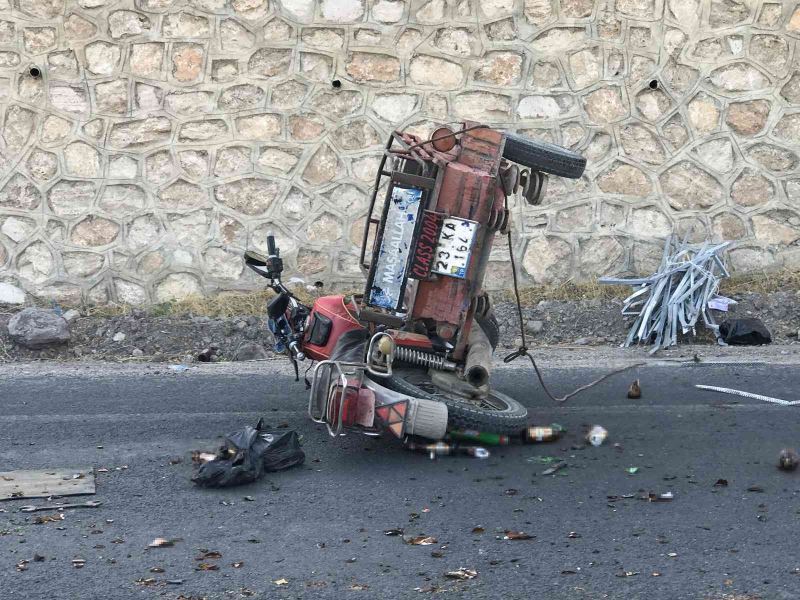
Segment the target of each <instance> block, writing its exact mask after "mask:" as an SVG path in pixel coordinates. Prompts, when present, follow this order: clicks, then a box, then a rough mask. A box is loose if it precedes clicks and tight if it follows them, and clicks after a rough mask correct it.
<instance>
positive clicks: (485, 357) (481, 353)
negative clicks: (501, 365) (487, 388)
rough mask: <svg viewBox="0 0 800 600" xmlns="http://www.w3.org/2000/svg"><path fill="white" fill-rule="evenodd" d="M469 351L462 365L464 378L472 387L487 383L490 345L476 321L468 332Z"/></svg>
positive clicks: (490, 357)
mask: <svg viewBox="0 0 800 600" xmlns="http://www.w3.org/2000/svg"><path fill="white" fill-rule="evenodd" d="M468 343H469V351H468V352H467V360H466V363H465V364H464V378H465V379H466V380H467V382H468V383H469V384H470V385H472V386H474V387H476V388H477V387H481V386H484V385H488V383H489V371H490V370H491V368H492V345H491V344H490V343H489V338H488V337H487V336H486V334H485V333H484V332H483V328H482V327H481V326H480V325H479V324H478V322H477V321H475V322H473V324H472V328H471V329H470V331H469V340H468Z"/></svg>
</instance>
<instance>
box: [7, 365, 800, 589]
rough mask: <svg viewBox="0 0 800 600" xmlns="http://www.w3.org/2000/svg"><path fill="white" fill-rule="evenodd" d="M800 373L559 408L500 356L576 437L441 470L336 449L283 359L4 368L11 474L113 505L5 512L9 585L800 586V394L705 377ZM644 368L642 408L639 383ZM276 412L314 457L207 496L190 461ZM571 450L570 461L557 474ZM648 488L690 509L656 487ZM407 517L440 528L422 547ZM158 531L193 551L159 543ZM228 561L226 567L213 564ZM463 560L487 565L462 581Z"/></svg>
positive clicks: (391, 456)
mask: <svg viewBox="0 0 800 600" xmlns="http://www.w3.org/2000/svg"><path fill="white" fill-rule="evenodd" d="M585 352H588V356H590V357H591V351H585ZM592 362H593V361H591V360H589V361H588V362H584V363H582V364H581V365H577V366H576V365H574V364H571V363H569V361H567V362H563V361H562V362H556V363H555V366H551V367H549V368H548V367H547V360H546V358H545V359H544V360H543V366H544V367H545V376H546V377H547V379H548V381H549V382H550V384H551V386H552V387H553V388H554V389H555V390H557V391H558V392H561V393H563V392H565V391H568V390H571V389H572V388H574V387H577V386H578V385H579V384H582V383H585V382H587V381H589V380H591V379H593V378H595V377H597V376H598V375H600V374H602V373H603V372H604V369H606V368H607V365H606V364H599V363H597V362H594V365H595V366H587V364H588V365H591V364H592ZM797 372H798V371H797V366H796V364H795V363H794V362H792V361H791V360H789V361H785V362H784V363H783V364H768V363H761V362H752V363H750V364H709V363H707V362H700V363H693V362H691V361H688V362H686V361H678V362H655V363H652V364H650V365H648V366H645V367H639V368H637V369H636V370H634V371H631V372H628V373H625V374H623V375H619V376H616V377H614V378H612V379H609V380H607V381H606V382H604V383H602V384H600V385H598V386H595V387H593V388H591V389H590V390H588V391H587V392H585V393H583V394H581V395H579V396H577V397H575V398H573V399H571V400H570V401H569V402H568V403H567V404H566V405H562V406H555V405H554V404H553V403H552V402H551V401H549V400H547V399H545V398H544V396H543V394H542V393H541V390H540V388H539V386H538V384H537V383H536V382H535V381H534V379H532V375H531V372H530V371H529V370H527V369H525V368H521V367H520V368H503V369H498V371H497V372H496V373H495V375H494V377H495V379H494V380H493V381H494V384H495V385H496V386H497V387H498V388H499V389H501V390H503V391H505V392H506V393H509V394H511V395H513V396H515V397H517V398H518V399H520V400H521V401H522V402H523V403H524V404H526V405H527V406H528V407H529V408H530V411H531V417H532V420H533V421H534V422H536V423H539V424H546V423H550V422H553V421H556V422H558V423H561V424H562V425H564V426H566V427H567V428H568V430H569V432H568V434H567V436H566V437H565V438H564V439H563V440H561V441H559V442H556V443H552V444H540V445H532V446H514V447H507V448H501V449H493V450H492V456H491V457H490V458H489V459H487V460H477V459H472V458H468V457H457V458H454V457H445V458H442V459H439V460H436V461H431V460H429V459H428V458H427V457H426V456H425V455H421V454H414V453H411V452H408V451H405V450H403V449H402V448H401V447H400V445H399V443H397V442H396V441H395V440H393V439H388V438H387V439H370V438H366V437H361V436H347V437H345V438H340V439H337V440H332V439H330V438H329V437H328V435H327V433H326V432H325V431H324V429H323V428H322V426H318V425H316V424H314V423H312V422H311V421H309V420H308V419H307V417H306V415H305V402H306V393H305V390H304V387H303V385H302V384H300V383H295V382H294V381H293V377H292V376H291V373H290V371H289V370H288V369H287V368H286V367H285V366H283V365H282V364H280V363H275V362H266V363H255V364H250V365H244V366H241V365H240V366H225V365H222V366H216V365H205V366H198V367H195V368H192V369H189V370H187V371H185V372H182V373H176V372H173V371H170V370H169V369H168V368H167V367H166V366H164V365H155V366H154V365H138V366H125V367H103V366H93V365H77V366H76V365H69V366H65V367H63V369H62V368H60V367H59V366H58V365H55V366H54V365H52V364H50V365H44V366H35V365H34V366H30V367H24V368H21V367H18V366H17V367H0V404H2V411H0V440H2V447H0V465H2V469H0V470H11V469H42V468H55V467H70V468H72V467H76V468H77V467H82V466H87V465H88V466H93V467H95V468H107V469H109V472H108V473H103V472H101V473H98V475H97V494H96V495H95V496H93V497H91V499H94V500H98V501H102V503H103V504H102V506H101V507H100V508H94V509H83V510H70V511H66V512H65V518H64V520H63V521H56V522H50V523H45V524H34V523H33V517H32V516H31V515H27V514H25V513H20V512H18V510H17V509H18V507H19V506H21V505H24V504H31V503H36V502H42V501H41V500H39V501H31V500H14V501H6V502H0V510H3V511H4V512H0V590H1V592H0V597H2V598H3V599H4V600H17V599H20V600H21V599H26V600H27V599H40V598H41V599H45V598H46V599H48V600H58V599H70V600H74V599H83V598H87V599H88V598H92V599H93V598H114V599H126V598H173V599H174V598H209V599H217V598H220V599H222V598H225V599H228V598H241V597H257V598H300V597H302V598H336V599H339V598H416V597H420V598H425V597H430V596H435V597H446V598H449V597H459V598H492V599H496V598H531V597H539V598H548V599H553V598H648V599H657V598H670V599H675V598H702V599H705V598H729V599H734V598H735V599H738V600H742V599H745V598H756V597H760V598H798V597H800V574H799V573H800V554H798V552H797V548H798V539H800V535H799V534H800V471H798V472H795V473H786V472H782V471H779V470H778V469H777V468H776V467H775V464H776V459H777V455H778V452H779V450H780V449H781V448H782V447H784V446H791V445H800V439H799V437H798V436H799V434H800V431H799V429H800V428H799V427H798V423H799V422H800V412H798V411H800V407H785V406H776V405H772V404H768V403H764V402H759V401H755V400H747V399H744V398H739V397H734V396H723V395H720V394H715V393H710V392H702V391H698V390H695V389H694V388H693V384H695V383H703V384H709V385H722V386H730V387H734V388H738V389H743V390H748V391H752V392H757V393H767V394H769V395H771V396H777V397H781V398H786V399H800V390H798V386H797V383H798V376H797ZM634 377H638V378H639V379H640V380H641V385H642V389H643V396H642V398H641V399H640V400H628V399H627V398H626V397H625V392H626V390H627V387H628V385H629V384H630V382H631V380H632V379H633V378H634ZM260 416H264V417H265V419H266V421H267V422H268V423H269V424H270V425H272V426H274V427H276V428H277V427H289V428H292V429H295V430H297V431H298V432H299V433H300V434H302V436H303V437H304V448H305V452H306V454H307V461H306V463H305V465H304V466H302V467H299V468H295V469H292V470H289V471H285V472H281V473H275V474H269V475H268V476H267V477H266V478H265V479H264V480H262V481H260V482H258V483H255V484H253V485H249V486H245V487H241V488H235V489H224V490H205V489H198V488H196V487H194V486H193V484H192V483H191V482H190V479H189V478H190V475H191V472H192V468H193V467H192V465H191V461H190V460H189V453H190V452H191V451H192V450H195V449H210V450H213V449H214V448H215V447H216V446H217V445H218V444H219V441H220V436H221V435H223V434H225V433H228V432H230V431H233V430H235V429H237V428H239V427H240V426H242V425H244V424H248V423H249V424H252V423H255V421H256V420H257V419H258V417H260ZM595 423H599V424H602V425H603V426H604V427H606V428H607V429H608V431H609V432H610V435H609V438H608V441H607V443H606V444H605V445H603V446H602V447H599V448H595V447H592V446H588V447H587V446H586V445H585V444H584V443H583V441H582V435H583V433H584V432H585V430H586V429H587V428H588V427H589V426H590V425H592V424H595ZM177 459H182V462H178V460H177ZM552 459H559V460H565V461H566V462H567V463H568V466H567V467H566V468H564V469H562V470H560V471H559V472H557V473H556V474H555V475H550V476H544V475H542V474H541V473H542V471H544V470H545V469H546V468H547V466H548V464H547V463H548V461H550V460H552ZM173 463H175V464H173ZM117 467H119V470H117ZM632 467H636V468H638V471H637V472H636V473H635V474H631V473H629V472H628V470H629V468H632ZM721 479H722V480H726V481H727V486H722V485H719V484H718V485H715V483H716V482H717V481H718V480H721ZM649 492H653V493H655V494H661V493H666V492H671V493H672V494H673V495H674V500H672V501H671V502H648V501H646V500H642V499H640V497H641V496H646V495H647V494H648V493H649ZM246 496H250V497H252V500H247V499H245V497H246ZM84 499H90V498H89V497H86V498H84ZM44 514H48V513H44ZM393 528H402V529H403V530H404V532H405V533H406V534H407V535H426V536H432V537H434V538H436V540H437V542H436V543H435V544H433V545H427V546H421V545H410V544H406V543H404V542H403V538H402V537H399V536H387V535H385V534H384V531H386V530H389V529H393ZM506 530H513V531H522V532H525V533H527V534H530V535H531V536H534V537H533V539H530V540H507V539H503V537H504V532H505V531H506ZM157 537H163V538H179V539H180V541H177V542H176V543H175V545H174V546H173V547H166V548H158V549H152V548H148V544H149V543H150V542H151V541H152V540H153V539H154V538H157ZM207 551H213V552H218V553H221V558H216V559H215V558H207V559H205V560H202V561H200V560H197V558H198V557H199V556H201V555H202V554H203V553H204V552H207ZM35 554H38V555H40V556H42V557H44V560H43V561H40V562H36V561H33V560H32V558H33V556H34V555H35ZM73 559H83V560H85V566H84V567H83V568H80V569H79V568H75V567H74V566H73V563H72V561H73ZM21 560H30V561H31V562H30V563H28V564H27V570H24V571H17V570H16V565H17V564H18V563H19V561H21ZM201 562H203V563H207V564H211V565H217V567H218V568H217V570H208V571H202V570H197V568H198V565H199V564H200V563H201ZM234 563H237V564H238V563H241V564H238V567H234V566H233V564H234ZM462 567H463V568H466V569H471V570H474V571H477V577H476V578H474V579H472V580H466V581H457V580H452V579H448V578H446V577H445V576H444V573H445V572H448V571H454V570H457V569H459V568H462ZM167 580H170V581H174V582H176V583H169V584H168V583H166V581H167ZM177 582H180V583H177Z"/></svg>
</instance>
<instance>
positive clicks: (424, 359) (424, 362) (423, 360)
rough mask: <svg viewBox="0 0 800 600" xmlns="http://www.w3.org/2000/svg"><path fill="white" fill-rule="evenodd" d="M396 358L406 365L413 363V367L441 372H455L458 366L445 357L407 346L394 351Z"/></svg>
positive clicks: (396, 348) (398, 347)
mask: <svg viewBox="0 0 800 600" xmlns="http://www.w3.org/2000/svg"><path fill="white" fill-rule="evenodd" d="M394 358H395V359H396V360H400V361H403V362H406V363H411V364H412V365H421V366H423V367H430V368H431V369H437V370H439V371H455V370H456V366H457V365H456V363H454V362H453V361H451V360H447V359H446V358H445V357H444V356H440V355H438V354H432V353H430V352H423V351H422V350H417V349H415V348H408V347H406V346H396V347H395V349H394Z"/></svg>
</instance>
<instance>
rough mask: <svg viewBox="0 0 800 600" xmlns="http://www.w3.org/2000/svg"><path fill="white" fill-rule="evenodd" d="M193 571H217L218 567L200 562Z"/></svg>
mask: <svg viewBox="0 0 800 600" xmlns="http://www.w3.org/2000/svg"><path fill="white" fill-rule="evenodd" d="M194 570H195V571H219V565H215V564H214V563H204V562H201V563H200V564H199V565H197V566H196V567H195V568H194Z"/></svg>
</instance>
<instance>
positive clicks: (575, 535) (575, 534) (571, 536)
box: [567, 531, 581, 540]
mask: <svg viewBox="0 0 800 600" xmlns="http://www.w3.org/2000/svg"><path fill="white" fill-rule="evenodd" d="M567 537H568V538H569V539H571V540H575V539H578V538H579V537H581V534H580V533H578V532H577V531H570V532H569V533H568V534H567Z"/></svg>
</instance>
